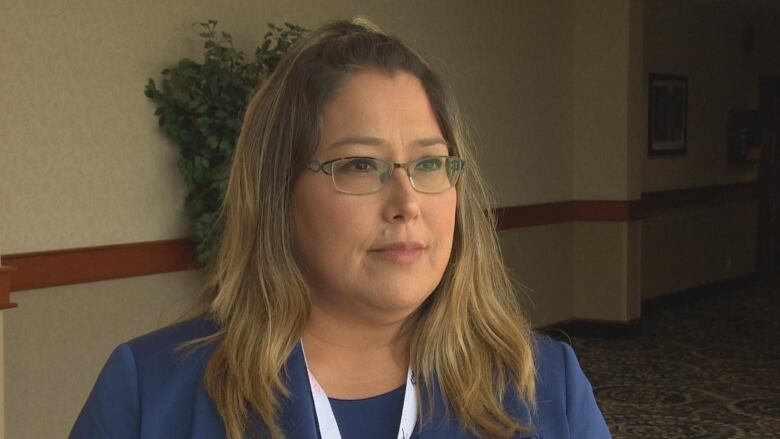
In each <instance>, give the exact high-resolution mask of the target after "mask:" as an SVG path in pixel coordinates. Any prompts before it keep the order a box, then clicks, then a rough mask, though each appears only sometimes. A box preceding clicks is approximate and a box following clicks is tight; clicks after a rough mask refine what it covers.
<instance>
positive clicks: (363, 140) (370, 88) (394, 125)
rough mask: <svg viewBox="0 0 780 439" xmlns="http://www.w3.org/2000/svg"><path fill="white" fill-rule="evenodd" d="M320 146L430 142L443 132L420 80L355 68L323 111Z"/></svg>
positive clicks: (439, 139)
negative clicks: (355, 71) (353, 72)
mask: <svg viewBox="0 0 780 439" xmlns="http://www.w3.org/2000/svg"><path fill="white" fill-rule="evenodd" d="M319 140H320V147H321V148H323V149H324V148H339V147H342V146H345V145H350V144H360V145H366V146H380V147H381V146H388V145H389V144H396V143H399V142H401V143H402V144H404V145H406V144H409V145H414V146H430V145H435V144H444V145H446V142H445V141H444V138H443V135H442V133H441V129H440V127H439V124H438V121H437V119H436V116H435V113H434V111H433V108H432V106H431V103H430V100H429V99H428V95H427V93H426V91H425V89H424V88H423V85H422V83H421V82H420V80H419V79H418V78H417V77H416V76H414V75H412V74H411V73H408V72H405V71H398V72H394V73H388V72H383V71H379V70H376V69H369V70H365V71H361V72H357V73H355V74H353V75H350V77H349V78H348V79H347V80H346V81H345V83H344V84H343V86H342V87H340V90H339V92H338V93H337V94H336V95H334V96H333V97H332V99H330V100H329V102H328V103H327V104H326V105H325V108H324V109H323V113H322V117H321V131H320V139H319Z"/></svg>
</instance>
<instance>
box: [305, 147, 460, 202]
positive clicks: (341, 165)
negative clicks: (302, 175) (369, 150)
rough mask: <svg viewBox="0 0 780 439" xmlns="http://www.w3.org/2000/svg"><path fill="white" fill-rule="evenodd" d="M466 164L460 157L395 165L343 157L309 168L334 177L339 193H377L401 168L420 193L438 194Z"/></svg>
mask: <svg viewBox="0 0 780 439" xmlns="http://www.w3.org/2000/svg"><path fill="white" fill-rule="evenodd" d="M465 165H466V162H465V161H464V160H462V159H460V158H458V157H447V156H433V157H424V158H421V159H419V160H415V161H413V162H409V163H394V162H388V161H385V160H380V159H375V158H373V157H342V158H338V159H334V160H328V161H327V162H319V161H317V160H313V161H311V162H309V164H307V165H306V169H308V170H310V171H313V172H319V171H322V172H324V173H325V174H328V175H330V176H331V178H332V180H333V185H334V186H336V190H338V191H339V192H342V193H345V194H352V195H364V194H372V193H374V192H378V191H379V190H380V189H382V186H384V185H385V183H387V181H388V180H390V177H391V176H392V175H393V171H394V170H395V169H396V168H402V169H404V170H405V171H406V175H407V176H409V182H410V183H411V184H412V187H413V188H414V189H415V190H417V191H418V192H422V193H426V194H438V193H441V192H445V191H446V190H448V189H450V188H451V187H454V186H455V183H457V182H458V177H459V176H460V174H461V173H462V172H463V168H464V167H465Z"/></svg>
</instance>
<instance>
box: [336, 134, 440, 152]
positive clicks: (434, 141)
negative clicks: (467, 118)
mask: <svg viewBox="0 0 780 439" xmlns="http://www.w3.org/2000/svg"><path fill="white" fill-rule="evenodd" d="M343 145H367V146H387V145H388V142H387V141H385V140H384V139H380V138H379V137H371V136H347V137H344V138H343V139H339V140H336V141H335V142H333V143H331V144H330V145H328V146H327V147H326V149H333V148H338V147H339V146H343ZM433 145H444V146H447V145H448V143H447V141H446V140H444V139H443V138H441V137H438V136H434V137H424V138H422V139H417V140H415V141H414V142H412V146H417V147H426V146H433Z"/></svg>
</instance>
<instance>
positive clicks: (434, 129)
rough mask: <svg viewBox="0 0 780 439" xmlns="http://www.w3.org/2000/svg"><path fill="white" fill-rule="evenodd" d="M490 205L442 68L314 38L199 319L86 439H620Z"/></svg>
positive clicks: (306, 41)
mask: <svg viewBox="0 0 780 439" xmlns="http://www.w3.org/2000/svg"><path fill="white" fill-rule="evenodd" d="M486 212H490V200H489V198H488V194H487V190H486V187H485V185H484V183H483V181H482V179H481V177H480V175H479V174H478V172H477V166H476V164H475V163H474V160H473V158H472V151H471V145H470V143H469V142H468V140H467V139H466V137H465V135H464V132H463V128H462V122H461V120H460V118H459V116H458V114H457V112H456V111H455V107H454V106H453V103H452V102H451V101H450V97H449V94H448V93H447V92H446V90H445V89H444V87H443V86H442V84H441V82H440V81H439V79H438V78H437V77H436V75H435V74H434V73H433V72H432V71H431V69H430V67H429V66H428V65H427V64H426V63H425V62H424V61H423V60H422V59H421V58H420V57H419V56H418V55H417V54H415V53H414V52H413V51H411V50H410V49H409V48H408V47H407V46H405V45H404V44H403V43H401V42H400V41H398V40H397V39H395V38H393V37H390V36H387V35H385V34H383V33H382V32H381V31H379V30H378V29H377V28H376V27H375V26H373V25H372V24H371V23H369V22H367V21H365V20H355V21H352V22H335V23H331V24H328V25H326V26H324V27H322V28H320V29H318V30H316V31H313V32H311V33H309V34H308V35H306V36H305V37H304V38H303V39H302V40H301V41H299V42H298V43H297V44H296V45H294V46H293V47H292V48H291V49H290V50H289V52H288V53H287V55H286V56H285V58H284V59H283V60H282V61H281V62H280V64H279V65H278V66H277V69H276V71H275V72H274V74H273V75H271V76H270V77H269V78H268V79H267V80H266V81H265V83H264V85H263V86H262V87H261V88H260V90H258V92H257V93H256V94H255V95H254V96H253V97H252V99H251V102H250V103H249V105H248V108H247V112H246V115H245V118H244V122H243V127H242V129H241V135H240V138H239V140H238V144H237V146H236V150H235V155H234V158H233V165H232V170H231V177H230V183H229V186H228V191H227V195H226V200H225V204H224V206H223V210H222V212H221V215H222V218H223V220H224V231H223V233H222V237H221V243H220V249H219V255H218V257H217V258H216V261H215V262H214V264H213V266H212V267H211V270H210V275H209V276H208V281H207V282H206V285H205V288H204V293H203V294H202V300H201V305H200V308H199V312H198V313H197V314H198V316H197V317H196V318H194V319H191V320H188V321H185V322H183V323H179V324H177V325H174V326H171V327H168V328H164V329H162V330H159V331H156V332H153V333H151V334H148V335H146V336H143V337H140V338H138V339H136V340H133V341H130V342H128V343H124V344H122V345H120V346H119V347H118V348H117V349H116V350H115V351H114V353H113V354H112V356H111V357H110V358H109V360H108V363H107V364H106V366H105V367H104V369H103V371H102V372H101V375H100V377H99V378H98V382H97V384H96V385H95V388H94V390H93V392H92V394H91V395H90V397H89V399H88V400H87V403H86V405H85V407H84V409H83V410H82V413H81V415H80V417H79V418H78V420H77V421H76V425H75V426H74V429H73V432H72V433H71V438H79V439H80V438H96V437H110V438H138V437H141V438H166V439H176V438H222V437H227V438H230V439H238V438H241V437H271V438H282V437H286V438H312V439H314V438H317V437H321V438H324V439H325V438H339V437H343V438H345V439H346V438H409V437H419V438H421V439H434V438H442V439H443V438H454V437H472V438H477V437H482V438H521V437H539V438H541V437H547V438H568V437H572V438H603V437H609V432H608V430H607V428H606V425H605V423H604V420H603V418H602V416H601V413H600V412H599V410H598V407H597V406H596V403H595V400H594V398H593V393H592V390H591V387H590V385H589V384H588V381H587V379H586V378H585V377H584V375H583V373H582V371H581V369H580V367H579V365H578V363H577V360H576V358H575V357H574V354H573V352H572V351H571V349H570V348H569V347H568V346H567V345H565V344H562V343H558V342H554V341H552V340H549V339H547V338H542V337H539V336H534V335H532V333H531V331H530V329H529V327H528V324H527V321H526V320H525V318H524V317H523V315H522V312H521V309H520V307H519V305H518V301H517V295H516V292H515V291H514V290H513V288H512V286H511V284H510V282H509V280H508V278H507V275H506V273H505V271H504V268H503V264H502V260H501V256H500V252H499V247H498V244H497V239H496V233H495V227H494V226H495V222H494V220H493V218H492V216H491V215H490V214H487V215H486ZM177 353H178V354H177ZM459 435H460V436H459Z"/></svg>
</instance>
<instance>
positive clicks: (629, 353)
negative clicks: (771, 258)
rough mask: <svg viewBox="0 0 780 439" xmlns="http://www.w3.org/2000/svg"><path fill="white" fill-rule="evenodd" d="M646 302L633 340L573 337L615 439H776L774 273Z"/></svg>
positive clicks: (779, 372)
mask: <svg viewBox="0 0 780 439" xmlns="http://www.w3.org/2000/svg"><path fill="white" fill-rule="evenodd" d="M664 302H665V303H656V304H651V305H648V306H646V307H645V309H644V310H643V319H642V323H641V331H638V334H637V335H631V336H623V337H617V336H611V337H593V336H587V337H586V336H576V335H575V336H572V337H571V342H572V345H573V346H574V348H575V351H576V352H577V355H578V356H579V359H580V362H581V364H582V367H583V369H584V370H585V372H586V374H587V375H588V377H589V378H590V380H591V383H592V384H593V386H594V390H595V392H596V398H597V399H598V401H599V405H600V407H601V409H602V411H603V413H604V416H605V418H606V420H607V423H608V424H609V427H610V430H611V431H612V434H613V436H614V437H615V438H616V439H617V438H664V439H667V438H668V439H672V438H673V439H677V438H702V439H704V438H707V439H720V438H780V276H778V277H775V278H774V279H771V280H754V281H752V282H750V283H748V285H747V286H743V287H739V288H735V289H731V290H725V291H715V292H712V293H710V294H697V295H695V296H694V297H688V298H687V299H686V300H674V301H668V300H667V301H664Z"/></svg>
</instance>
